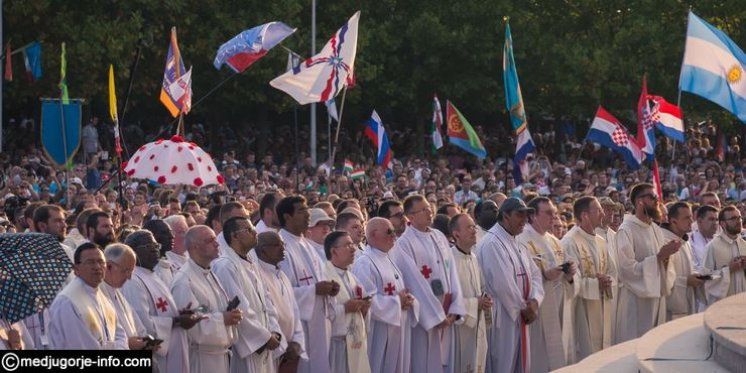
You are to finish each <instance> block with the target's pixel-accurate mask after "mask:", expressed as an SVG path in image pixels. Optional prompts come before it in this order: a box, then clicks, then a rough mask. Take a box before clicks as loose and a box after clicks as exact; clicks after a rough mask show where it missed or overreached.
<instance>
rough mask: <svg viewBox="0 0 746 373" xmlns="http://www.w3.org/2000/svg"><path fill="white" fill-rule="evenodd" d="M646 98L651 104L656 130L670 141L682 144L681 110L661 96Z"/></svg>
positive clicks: (682, 123) (682, 121) (682, 124)
mask: <svg viewBox="0 0 746 373" xmlns="http://www.w3.org/2000/svg"><path fill="white" fill-rule="evenodd" d="M648 97H649V98H650V100H651V101H652V102H653V107H652V109H651V112H652V117H653V122H655V126H656V127H657V128H658V130H660V131H661V132H662V133H663V134H664V135H665V136H667V137H670V138H671V139H674V140H676V141H678V142H684V119H683V117H684V116H683V115H682V114H681V108H680V107H678V106H676V105H674V104H672V103H669V102H668V101H666V100H665V99H664V98H663V97H661V96H654V95H650V96H648Z"/></svg>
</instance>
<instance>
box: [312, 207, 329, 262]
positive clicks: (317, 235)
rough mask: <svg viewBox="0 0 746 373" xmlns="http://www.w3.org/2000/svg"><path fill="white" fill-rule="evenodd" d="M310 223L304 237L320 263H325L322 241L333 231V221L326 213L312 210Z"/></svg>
mask: <svg viewBox="0 0 746 373" xmlns="http://www.w3.org/2000/svg"><path fill="white" fill-rule="evenodd" d="M310 214H311V218H310V219H311V221H310V223H308V230H306V234H305V237H306V239H307V240H308V243H310V244H311V246H312V247H313V250H314V251H315V252H316V253H317V254H318V255H319V259H321V262H322V263H326V260H327V259H326V253H325V252H324V239H325V238H326V236H327V235H329V233H331V232H332V230H333V229H334V219H332V218H330V217H329V215H327V214H326V211H324V210H322V209H319V208H313V209H311V210H310Z"/></svg>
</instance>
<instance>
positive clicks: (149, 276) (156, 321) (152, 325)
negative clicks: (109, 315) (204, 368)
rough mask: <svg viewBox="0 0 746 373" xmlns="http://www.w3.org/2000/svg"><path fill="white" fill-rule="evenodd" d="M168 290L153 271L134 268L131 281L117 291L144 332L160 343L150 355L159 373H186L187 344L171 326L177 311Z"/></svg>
mask: <svg viewBox="0 0 746 373" xmlns="http://www.w3.org/2000/svg"><path fill="white" fill-rule="evenodd" d="M168 289H169V287H168V285H166V284H164V283H163V280H161V278H160V277H158V276H157V275H156V274H155V272H153V271H151V270H148V269H145V268H143V267H135V271H134V272H133V273H132V278H131V279H129V280H127V282H125V283H124V286H122V289H120V290H121V291H122V294H124V298H125V299H127V302H128V303H129V305H130V307H132V310H133V311H134V312H135V313H136V314H137V317H138V318H139V319H140V321H141V322H142V324H143V325H144V326H145V331H146V332H147V333H148V334H150V335H152V336H153V337H155V338H158V339H162V340H163V343H161V348H160V349H158V350H157V351H155V352H154V353H153V356H154V357H155V363H156V364H157V366H158V370H159V371H160V373H188V372H189V355H188V353H187V350H188V343H189V342H188V340H187V335H186V331H185V330H184V329H183V328H180V327H178V326H174V325H173V323H174V318H175V317H177V316H179V310H178V309H177V308H176V303H175V302H174V299H173V297H172V296H171V292H170V291H169V290H168ZM196 307H197V305H195V304H193V305H192V308H196ZM195 373H196V372H195Z"/></svg>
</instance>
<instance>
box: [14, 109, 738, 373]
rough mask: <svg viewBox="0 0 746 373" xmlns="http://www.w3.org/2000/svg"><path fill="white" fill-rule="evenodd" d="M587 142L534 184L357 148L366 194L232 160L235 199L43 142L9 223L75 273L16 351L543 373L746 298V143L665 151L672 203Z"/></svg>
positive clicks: (450, 155)
mask: <svg viewBox="0 0 746 373" xmlns="http://www.w3.org/2000/svg"><path fill="white" fill-rule="evenodd" d="M89 125H90V126H92V127H90V128H94V129H95V127H96V125H97V123H93V121H92V124H89ZM94 132H95V131H88V134H89V138H94V139H95V137H96V136H94ZM84 133H85V131H84ZM574 136H575V135H574V134H572V133H571V132H570V131H565V132H562V133H560V132H555V131H552V130H547V131H546V132H538V133H535V134H534V138H535V141H536V143H537V147H538V148H539V149H540V151H538V152H537V154H536V155H534V156H532V157H530V158H529V160H528V163H529V164H528V170H529V173H528V174H527V175H525V180H526V181H525V182H523V183H521V184H519V185H517V184H516V183H515V182H514V180H513V177H512V176H510V177H508V176H509V175H511V174H512V166H511V164H510V163H511V162H504V160H505V158H504V157H501V156H499V155H498V156H496V157H490V158H487V159H485V160H483V161H479V160H476V159H474V158H469V157H467V156H465V155H459V154H458V153H456V152H453V151H451V150H448V151H446V152H445V153H441V154H440V155H438V154H435V155H430V156H418V155H416V154H407V153H404V154H403V155H401V156H400V155H397V156H396V158H395V159H394V160H393V162H392V166H391V167H390V168H389V169H386V170H384V169H381V168H380V167H376V166H374V165H373V164H371V162H370V161H366V160H367V158H366V157H365V156H364V155H363V154H361V153H357V154H351V155H350V157H349V158H352V159H354V161H356V162H357V163H358V164H360V165H361V166H362V167H364V168H365V169H366V175H365V177H363V178H354V179H353V178H352V177H351V176H350V175H349V174H347V173H345V172H343V171H341V170H336V169H331V168H330V167H328V166H327V165H324V164H322V165H314V164H313V162H312V161H311V159H310V158H304V157H301V159H300V162H298V163H294V162H292V161H290V160H287V159H283V158H282V157H274V156H273V155H272V154H263V157H262V158H261V159H257V157H256V154H255V153H253V152H250V151H241V149H235V150H227V151H225V152H224V153H223V154H213V157H214V159H215V162H216V165H217V166H218V167H219V168H220V170H221V173H222V175H223V176H224V179H225V183H224V184H221V185H215V186H207V187H202V188H196V187H192V186H166V185H159V184H157V183H154V182H153V181H147V180H130V179H126V178H125V179H124V180H123V183H122V185H121V186H122V188H121V193H122V195H119V193H120V192H119V191H120V188H118V187H119V185H117V182H116V180H117V179H116V175H115V173H116V165H115V164H114V163H113V161H112V160H111V159H110V158H111V156H110V154H113V153H110V150H109V149H107V146H106V145H103V146H102V145H101V143H100V142H99V141H98V140H96V141H94V142H92V143H87V142H86V141H87V140H85V139H84V143H83V152H82V154H81V159H80V161H79V162H77V163H75V165H74V167H73V168H72V170H70V171H69V172H68V175H65V174H64V172H62V171H59V170H56V169H54V168H52V167H50V165H49V164H48V163H47V162H46V160H45V157H44V156H43V154H42V152H41V151H39V149H38V147H36V146H34V145H33V144H26V146H25V148H17V149H16V151H14V152H5V153H2V154H0V163H1V168H2V171H3V172H4V175H3V185H2V190H1V191H0V197H1V198H0V204H2V207H3V209H2V210H3V212H4V214H3V216H4V217H3V218H2V219H1V220H0V229H1V230H3V231H5V232H18V233H21V232H36V233H41V234H51V235H53V236H55V237H57V238H58V239H59V241H60V243H61V246H62V248H63V249H64V251H65V252H66V253H67V255H68V256H69V259H70V261H71V262H72V263H73V268H74V269H73V271H72V273H71V274H70V276H69V278H68V279H67V281H66V284H65V286H64V288H62V289H60V292H59V293H58V295H57V297H56V299H55V300H54V302H53V303H52V304H51V305H50V306H49V307H48V308H45V309H44V310H42V311H40V312H39V313H37V314H35V315H32V316H30V317H28V318H27V319H25V320H23V321H20V322H18V323H15V324H9V323H7V322H5V321H2V322H3V327H2V328H1V329H2V330H1V331H0V333H2V334H0V343H3V346H2V347H4V348H5V349H85V350H96V349H148V350H152V351H153V362H154V366H155V368H156V369H157V370H158V371H160V372H189V371H191V372H215V373H217V372H228V371H231V372H246V371H249V372H274V371H303V372H367V371H371V372H409V371H428V372H437V371H444V372H512V371H533V372H546V371H550V370H554V369H557V368H560V367H563V366H566V365H570V364H573V363H575V362H578V361H580V360H581V359H583V358H585V357H587V356H589V355H590V354H593V353H595V352H598V351H601V350H602V349H604V348H608V347H610V346H612V345H614V344H616V343H621V342H625V341H628V340H631V339H635V338H638V337H640V336H642V334H644V333H645V332H647V331H648V330H650V329H652V328H654V327H655V326H657V325H661V324H663V323H665V322H666V321H670V320H672V319H675V318H678V317H683V316H686V315H689V314H692V313H696V312H701V311H703V310H704V309H705V308H706V307H707V306H708V305H710V304H712V303H713V302H715V301H717V300H719V299H722V298H724V297H726V296H729V295H732V294H735V293H739V292H743V291H745V290H746V277H744V275H745V271H744V269H745V268H746V242H744V239H743V237H742V228H743V226H744V223H745V222H744V220H743V219H742V216H743V215H744V214H746V202H745V201H746V180H745V179H744V171H746V157H744V156H743V155H742V154H741V151H740V141H741V139H740V138H739V137H734V138H732V139H731V140H729V141H728V142H727V145H728V146H725V147H723V148H722V154H719V153H720V152H721V151H720V150H719V149H718V146H717V145H715V144H716V143H717V134H716V131H715V130H714V127H713V126H712V125H709V124H705V125H703V126H692V128H690V129H689V130H688V131H687V136H688V140H687V142H686V143H685V144H683V145H678V149H676V150H674V149H673V144H672V143H669V142H667V141H666V140H665V139H661V143H660V144H659V146H658V149H659V151H660V152H661V156H660V159H661V160H662V166H663V167H661V179H662V181H663V183H662V196H661V195H658V193H657V191H656V188H655V187H654V186H653V185H652V184H649V183H648V181H649V180H650V175H649V174H650V172H649V170H648V169H647V168H645V167H643V168H642V169H640V170H636V171H631V170H629V169H627V168H626V167H624V165H623V163H622V162H621V161H620V160H619V159H617V158H615V157H613V156H612V153H610V152H609V151H608V150H607V149H604V148H601V147H598V146H596V145H594V144H589V143H583V142H582V141H580V140H579V139H577V138H576V137H574ZM89 141H90V140H89ZM490 141H494V142H498V141H499V140H498V139H494V138H493V139H488V140H487V143H488V144H489V142H490ZM86 145H88V146H86ZM224 149H225V148H224ZM541 149H543V150H541ZM236 150H238V152H236ZM213 153H214V152H213ZM343 154H344V153H343ZM719 156H722V159H723V160H724V161H719V159H718V157H719ZM506 164H507V165H506Z"/></svg>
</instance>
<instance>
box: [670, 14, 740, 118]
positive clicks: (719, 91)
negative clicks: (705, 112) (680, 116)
mask: <svg viewBox="0 0 746 373" xmlns="http://www.w3.org/2000/svg"><path fill="white" fill-rule="evenodd" d="M744 69H746V54H744V52H743V50H742V49H741V48H740V47H739V46H738V45H736V43H734V42H733V40H731V39H730V38H729V37H728V35H726V34H725V33H724V32H722V31H720V30H719V29H717V28H716V27H714V26H712V25H710V24H709V23H707V22H705V21H703V20H702V19H701V18H699V17H697V16H696V15H694V13H692V12H691V11H690V12H689V23H688V26H687V30H686V46H685V48H684V61H683V62H682V64H681V75H680V76H679V89H680V90H682V91H686V92H690V93H694V94H695V95H699V96H701V97H704V98H705V99H708V100H710V101H712V102H714V103H716V104H718V105H720V106H722V107H723V108H724V109H725V110H728V111H730V112H731V113H733V115H735V116H737V117H738V119H740V120H741V122H746V76H744V75H745V74H744Z"/></svg>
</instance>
